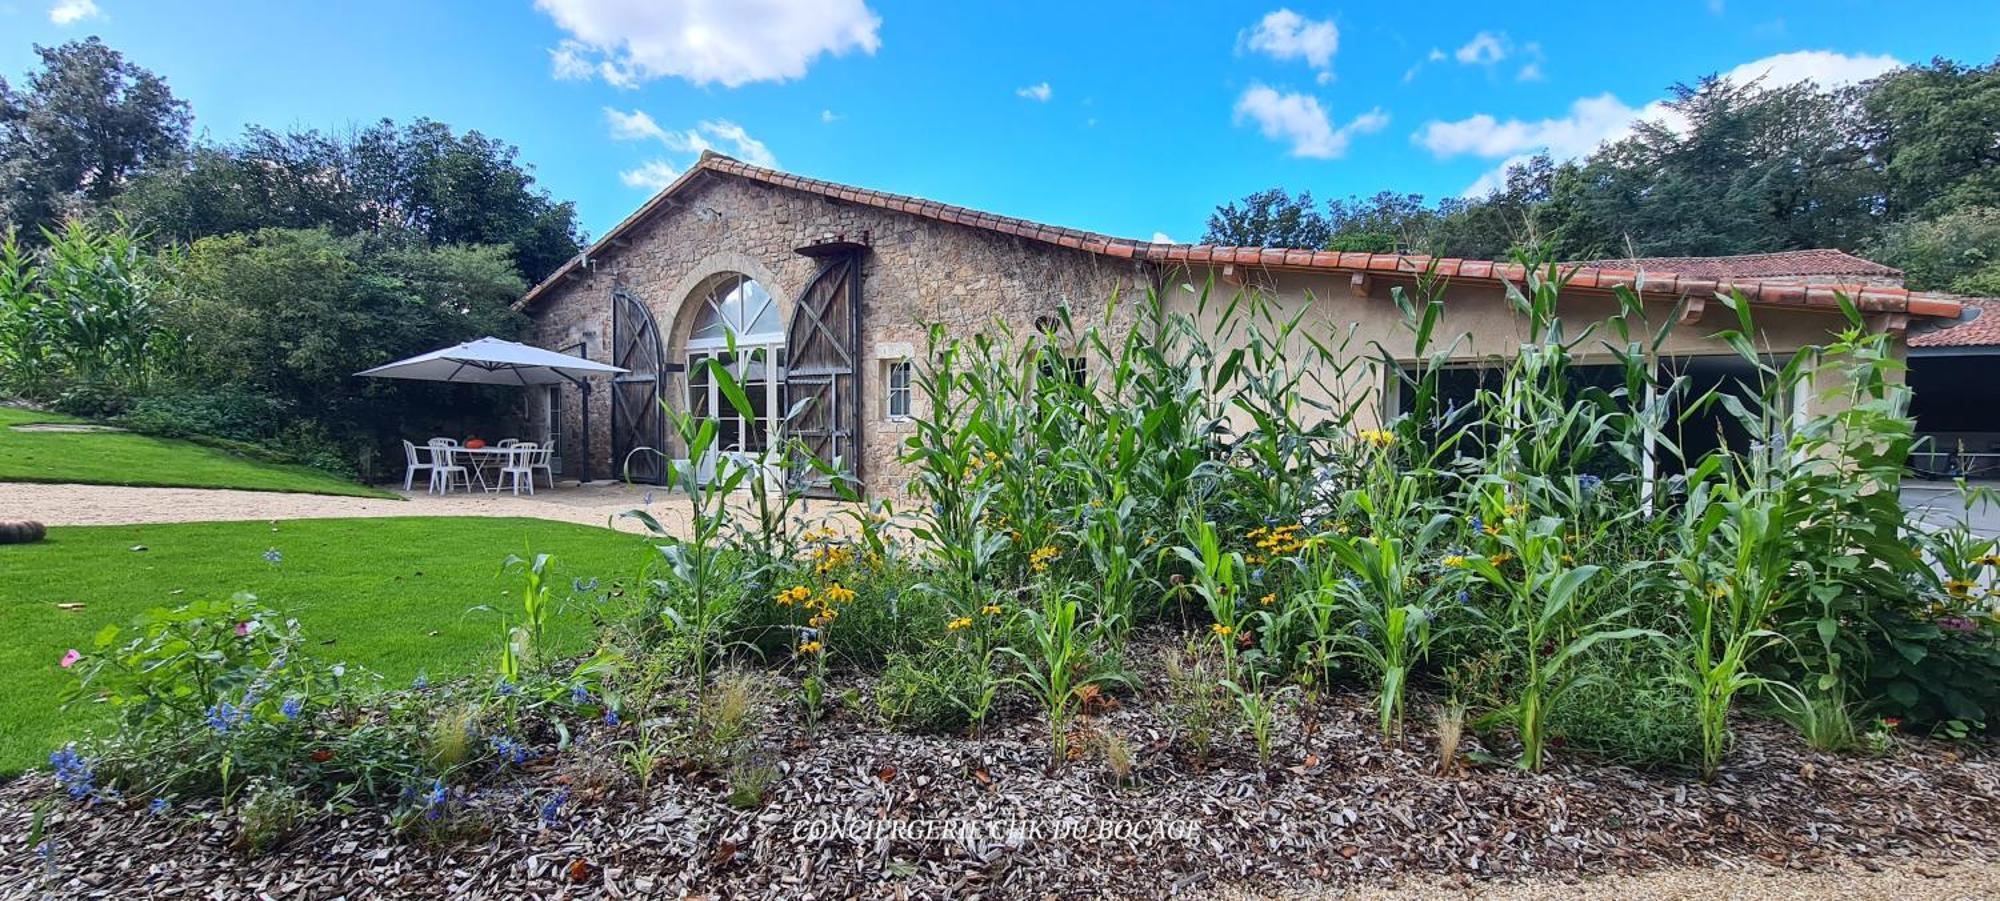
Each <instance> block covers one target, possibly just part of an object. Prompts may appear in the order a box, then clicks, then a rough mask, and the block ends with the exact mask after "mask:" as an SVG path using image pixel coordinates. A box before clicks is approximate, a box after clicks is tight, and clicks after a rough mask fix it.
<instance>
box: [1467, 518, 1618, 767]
mask: <svg viewBox="0 0 2000 901" xmlns="http://www.w3.org/2000/svg"><path fill="white" fill-rule="evenodd" d="M1560 529H1561V521H1560V520H1558V519H1556V518H1555V517H1552V516H1543V517H1536V518H1533V519H1527V518H1525V517H1514V518H1513V519H1511V520H1509V521H1508V524H1507V525H1505V526H1502V527H1500V534H1499V535H1498V536H1497V539H1498V541H1497V543H1498V546H1499V548H1500V550H1499V551H1497V552H1495V553H1493V554H1490V555H1486V554H1481V555H1472V556H1468V557H1466V558H1465V561H1464V565H1465V566H1466V567H1467V568H1469V569H1470V570H1471V571H1472V572H1473V573H1475V574H1476V575H1477V576H1478V577H1479V578H1480V579H1481V580H1483V581H1484V582H1485V583H1486V584H1487V585H1488V586H1490V587H1491V588H1492V589H1494V590H1495V591H1496V592H1498V593H1499V594H1500V595H1501V596H1502V597H1503V598H1504V599H1505V604H1504V606H1503V607H1502V608H1501V610H1500V612H1499V614H1498V615H1497V616H1495V617H1493V618H1492V619H1490V620H1488V622H1487V625H1486V628H1487V631H1488V634H1490V635H1491V637H1492V640H1493V642H1494V644H1495V645H1496V646H1498V647H1501V648H1504V649H1506V651H1507V652H1508V653H1509V654H1510V655H1511V656H1512V657H1513V658H1514V663H1515V666H1516V668H1517V677H1518V678H1517V684H1516V687H1515V696H1514V698H1513V700H1512V702H1511V703H1510V704H1509V705H1508V706H1507V707H1506V708H1505V709H1503V710H1501V711H1499V716H1500V717H1501V718H1503V719H1505V720H1508V721H1511V722H1512V723H1513V725H1514V728H1515V731H1516V733H1517V734H1518V737H1519V739H1520V741H1521V761H1520V763H1521V767H1522V768H1523V769H1528V770H1539V769H1541V767H1542V752H1543V749H1544V748H1545V747H1546V745H1547V743H1548V734H1547V724H1548V714H1549V707H1550V706H1551V705H1553V704H1556V703H1560V702H1561V699H1562V695H1563V694H1564V692H1566V691H1567V690H1568V689H1570V688H1571V687H1573V686H1574V685H1575V684H1576V675H1575V667H1574V666H1573V664H1575V663H1576V662H1577V660H1578V658H1579V657H1581V656H1582V655H1583V654H1584V653H1585V652H1587V651H1589V650H1590V648H1591V647H1592V646H1593V645H1596V644H1598V643H1599V642H1605V641H1622V640H1626V639H1631V638H1637V637H1640V636H1643V635H1648V634H1654V633H1651V632H1650V630H1647V629H1640V628H1635V627H1630V626H1628V627H1624V628H1618V627H1616V624H1617V623H1618V622H1619V621H1620V620H1621V619H1623V617H1624V616H1625V614H1626V613H1627V612H1628V611H1627V609H1625V608H1620V609H1617V610H1612V611H1608V612H1605V613H1601V614H1593V613H1592V612H1591V611H1589V610H1588V609H1587V605H1586V604H1585V603H1584V599H1583V597H1582V590H1583V588H1584V587H1585V585H1586V584H1588V583H1589V582H1590V580H1591V579H1593V578H1595V577H1596V576H1597V574H1598V573H1599V572H1600V571H1601V570H1602V567H1599V566H1596V565H1592V564H1584V565H1581V566H1573V565H1571V564H1569V563H1566V562H1564V561H1563V559H1562V558H1563V555H1564V553H1565V551H1564V550H1563V543H1562V536H1561V531H1560Z"/></svg>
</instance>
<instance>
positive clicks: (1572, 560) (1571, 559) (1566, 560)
mask: <svg viewBox="0 0 2000 901" xmlns="http://www.w3.org/2000/svg"><path fill="white" fill-rule="evenodd" d="M1562 562H1564V563H1575V562H1576V557H1574V556H1572V555H1570V554H1564V555H1562Z"/></svg>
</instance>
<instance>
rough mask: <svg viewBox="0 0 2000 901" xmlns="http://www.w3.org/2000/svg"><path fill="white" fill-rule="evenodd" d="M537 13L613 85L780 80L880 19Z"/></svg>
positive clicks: (572, 61)
mask: <svg viewBox="0 0 2000 901" xmlns="http://www.w3.org/2000/svg"><path fill="white" fill-rule="evenodd" d="M65 2H75V0H65ZM535 8H537V9H539V10H541V11H542V12H545V13H547V14H548V15H549V17H550V18H552V19H554V20H555V23H556V25H557V27H560V28H561V29H563V31H565V32H567V33H568V34H569V37H567V38H565V39H564V40H563V41H562V42H561V43H560V44H558V45H557V46H556V49H555V50H553V51H551V63H552V68H553V70H554V72H555V75H556V77H557V78H566V79H581V78H590V77H593V76H595V77H598V78H602V79H604V80H605V81H606V82H607V83H609V84H612V85H615V86H618V87H635V86H637V85H638V84H640V83H641V82H645V81H651V80H653V79H656V78H681V79H685V80H687V81H689V82H692V83H694V84H697V85H705V84H710V83H719V84H721V85H723V86H724V87H731V88H733V87H737V86H739V85H743V84H748V83H750V82H756V81H786V80H789V79H794V78H801V77H804V76H805V74H806V69H807V68H808V67H809V66H810V65H811V64H812V63H813V62H814V61H815V60H817V59H818V58H819V57H820V56H821V55H823V54H831V55H834V56H841V55H845V54H847V53H849V52H852V51H857V50H858V51H860V52H862V53H864V54H873V53H874V52H875V50H876V49H877V48H878V47H880V46H881V45H882V39H881V36H880V35H879V34H878V30H879V29H880V28H881V25H882V19H881V18H880V17H879V16H877V15H875V13H874V12H873V11H872V10H870V9H869V8H868V6H867V5H866V3H864V2H863V0H685V2H677V3H664V2H657V0H535Z"/></svg>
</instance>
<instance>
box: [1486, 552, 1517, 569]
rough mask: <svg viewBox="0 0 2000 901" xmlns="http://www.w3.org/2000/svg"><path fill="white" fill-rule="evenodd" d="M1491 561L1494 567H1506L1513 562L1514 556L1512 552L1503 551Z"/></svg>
mask: <svg viewBox="0 0 2000 901" xmlns="http://www.w3.org/2000/svg"><path fill="white" fill-rule="evenodd" d="M1490 559H1491V560H1492V561H1493V565H1494V566H1506V565H1507V564H1508V563H1511V562H1513V560H1514V554H1513V552H1512V551H1501V552H1500V553H1497V554H1494V555H1493V556H1492V557H1491V558H1490Z"/></svg>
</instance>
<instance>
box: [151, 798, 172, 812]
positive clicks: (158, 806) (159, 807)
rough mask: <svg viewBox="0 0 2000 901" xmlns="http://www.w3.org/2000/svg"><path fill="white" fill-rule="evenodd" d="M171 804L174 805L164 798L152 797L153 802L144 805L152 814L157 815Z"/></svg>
mask: <svg viewBox="0 0 2000 901" xmlns="http://www.w3.org/2000/svg"><path fill="white" fill-rule="evenodd" d="M172 806H174V805H172V804H170V803H168V802H167V799H165V798H154V799H153V803H151V804H148V805H146V809H147V810H150V811H152V812H153V815H154V816H159V815H160V814H163V813H166V812H167V808H169V807H172Z"/></svg>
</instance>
